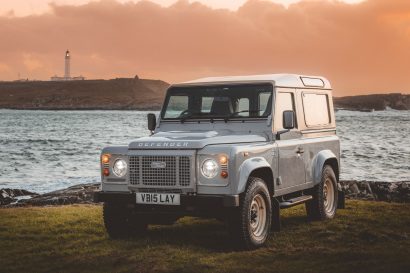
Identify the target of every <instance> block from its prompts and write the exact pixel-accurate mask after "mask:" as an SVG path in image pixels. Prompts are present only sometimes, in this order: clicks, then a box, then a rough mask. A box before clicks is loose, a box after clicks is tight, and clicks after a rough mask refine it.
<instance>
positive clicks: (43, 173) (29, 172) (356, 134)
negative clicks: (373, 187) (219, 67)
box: [0, 109, 410, 193]
mask: <svg viewBox="0 0 410 273" xmlns="http://www.w3.org/2000/svg"><path fill="white" fill-rule="evenodd" d="M147 113H148V112H145V111H40V110H6V109H0V188H19V189H27V190H30V191H34V192H38V193H44V192H49V191H53V190H57V189H61V188H66V187H68V186H72V185H76V184H81V183H92V182H99V181H100V171H99V155H100V151H101V149H102V148H103V147H105V146H109V145H128V143H129V142H131V141H132V140H135V139H136V138H138V137H142V136H147V135H148V134H149V132H148V130H147V129H146V128H147V126H146V115H147ZM336 124H337V134H338V136H339V137H340V139H341V179H343V180H359V181H364V180H366V181H378V182H385V181H387V182H396V181H410V111H395V110H386V111H375V112H358V111H346V110H339V111H337V112H336Z"/></svg>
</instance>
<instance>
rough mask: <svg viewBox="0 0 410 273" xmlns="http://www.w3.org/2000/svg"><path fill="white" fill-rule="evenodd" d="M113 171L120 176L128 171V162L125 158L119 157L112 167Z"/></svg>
mask: <svg viewBox="0 0 410 273" xmlns="http://www.w3.org/2000/svg"><path fill="white" fill-rule="evenodd" d="M112 172H113V173H114V174H115V175H116V176H118V177H123V176H124V175H125V174H126V173H127V162H125V160H124V159H117V160H116V161H115V163H114V166H113V167H112Z"/></svg>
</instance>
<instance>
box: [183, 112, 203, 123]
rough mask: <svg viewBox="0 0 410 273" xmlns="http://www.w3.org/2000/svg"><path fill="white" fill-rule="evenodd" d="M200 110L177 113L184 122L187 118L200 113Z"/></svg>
mask: <svg viewBox="0 0 410 273" xmlns="http://www.w3.org/2000/svg"><path fill="white" fill-rule="evenodd" d="M200 114H201V113H200V112H185V113H184V112H182V113H181V115H179V118H180V121H181V123H184V122H185V121H186V120H187V119H189V118H192V117H193V116H194V115H200Z"/></svg>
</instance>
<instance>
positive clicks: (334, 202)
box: [94, 74, 344, 249]
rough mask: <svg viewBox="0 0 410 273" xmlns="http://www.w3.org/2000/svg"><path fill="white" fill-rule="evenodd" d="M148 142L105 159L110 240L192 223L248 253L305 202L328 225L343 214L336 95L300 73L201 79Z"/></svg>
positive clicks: (171, 98)
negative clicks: (208, 224) (222, 227)
mask: <svg viewBox="0 0 410 273" xmlns="http://www.w3.org/2000/svg"><path fill="white" fill-rule="evenodd" d="M148 128H149V130H150V131H151V135H150V136H147V137H143V138H139V139H137V140H136V141H134V142H131V143H130V144H129V145H128V146H116V147H106V148H104V149H103V151H102V153H101V178H102V183H101V191H99V192H96V193H95V196H94V200H95V201H96V202H104V205H103V218H104V223H105V227H106V230H107V232H108V234H109V236H111V237H113V238H120V237H127V236H130V235H136V236H138V234H142V233H143V232H144V231H146V229H147V226H148V225H150V224H172V223H174V222H175V221H176V220H178V218H180V217H183V216H187V215H191V216H199V217H213V218H217V219H221V220H224V221H225V222H226V223H227V227H228V229H229V231H230V232H229V233H230V234H231V235H232V236H233V238H235V241H236V242H238V243H240V245H241V246H243V247H244V248H247V249H252V248H256V247H259V246H261V245H263V244H264V243H265V242H266V240H267V238H268V236H269V234H270V231H272V230H273V231H278V230H280V209H284V208H288V207H291V206H295V205H298V204H302V203H304V204H305V206H306V212H307V216H308V217H309V218H310V219H314V220H324V219H331V218H333V217H334V216H335V213H336V209H337V208H338V207H339V208H340V207H343V206H344V195H343V193H342V192H341V191H340V185H339V173H340V165H339V156H340V145H339V138H338V137H337V136H336V124H335V116H334V110H333V101H332V92H331V86H330V83H329V81H328V80H326V79H325V78H323V77H314V76H302V75H293V74H272V75H257V76H242V77H241V76H236V77H216V78H204V79H199V80H195V81H191V82H185V83H181V84H174V85H171V86H170V87H169V89H168V90H167V93H166V96H165V101H164V104H163V107H162V110H161V112H160V114H159V117H156V116H155V114H148Z"/></svg>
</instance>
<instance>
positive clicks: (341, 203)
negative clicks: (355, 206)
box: [337, 191, 345, 209]
mask: <svg viewBox="0 0 410 273" xmlns="http://www.w3.org/2000/svg"><path fill="white" fill-rule="evenodd" d="M337 194H338V196H337V208H338V209H344V208H345V193H344V192H343V191H337Z"/></svg>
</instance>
